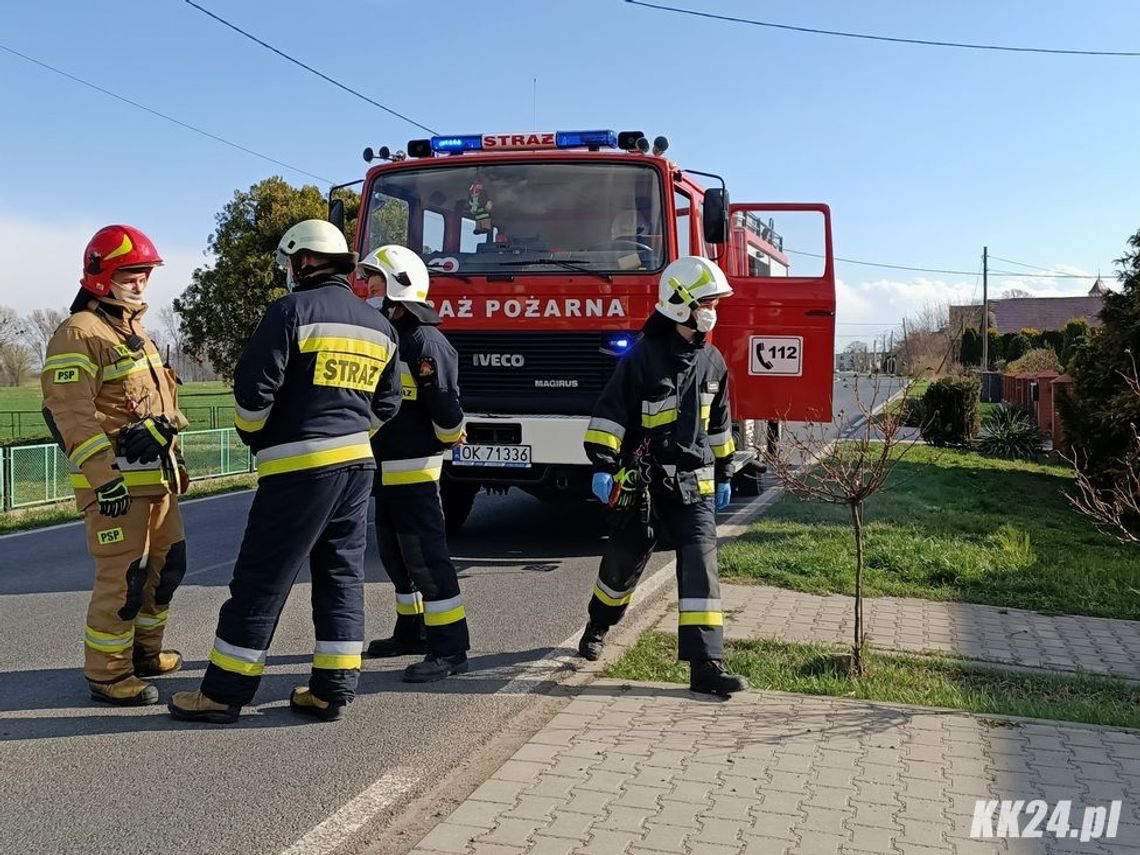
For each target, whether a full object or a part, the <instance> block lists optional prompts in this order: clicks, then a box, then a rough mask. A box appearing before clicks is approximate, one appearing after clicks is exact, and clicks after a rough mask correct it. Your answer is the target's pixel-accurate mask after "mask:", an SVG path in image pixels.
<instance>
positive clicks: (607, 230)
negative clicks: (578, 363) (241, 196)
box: [362, 158, 667, 276]
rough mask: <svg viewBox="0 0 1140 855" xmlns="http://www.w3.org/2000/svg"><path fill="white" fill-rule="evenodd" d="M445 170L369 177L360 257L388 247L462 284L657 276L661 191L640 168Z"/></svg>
mask: <svg viewBox="0 0 1140 855" xmlns="http://www.w3.org/2000/svg"><path fill="white" fill-rule="evenodd" d="M449 160H450V162H447V161H445V162H443V163H438V164H433V165H431V166H424V167H411V166H408V167H403V168H397V169H390V170H387V171H384V172H381V173H380V174H379V175H377V176H376V178H375V179H374V180H373V182H372V184H371V186H370V187H369V188H368V190H367V191H366V193H365V196H364V198H363V200H362V204H363V205H364V206H365V208H364V210H363V211H362V217H363V219H362V222H364V223H367V228H366V231H365V241H364V243H365V246H364V247H362V250H363V251H364V252H368V251H371V250H373V249H375V248H377V247H379V246H382V245H384V244H388V243H397V244H401V245H403V246H407V247H410V248H411V249H414V250H416V251H418V252H420V253H421V255H422V256H423V259H424V261H425V262H426V263H427V264H428V266H429V268H431V269H432V270H433V271H436V272H440V273H459V274H470V275H483V274H502V275H518V274H524V273H525V274H526V275H531V274H535V275H556V276H565V275H566V271H567V269H570V268H572V267H573V268H578V269H581V270H583V271H584V272H590V273H607V274H608V273H615V274H617V273H632V272H645V271H657V270H660V269H661V267H663V266H664V261H665V254H666V246H667V244H666V232H665V229H664V227H663V222H664V218H663V217H662V204H663V203H662V193H661V182H660V178H659V176H658V173H657V171H656V170H655V169H653V168H652V167H650V166H648V165H644V164H637V163H609V162H606V163H585V162H573V161H552V160H537V161H527V162H517V161H516V162H512V161H507V162H504V163H478V164H476V163H463V162H462V161H461V160H460V159H459V158H454V159H449ZM562 261H564V262H566V263H565V264H562V263H558V262H562ZM528 262H529V263H528Z"/></svg>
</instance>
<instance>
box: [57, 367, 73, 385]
mask: <svg viewBox="0 0 1140 855" xmlns="http://www.w3.org/2000/svg"><path fill="white" fill-rule="evenodd" d="M55 382H56V383H78V382H79V369H78V368H57V369H55Z"/></svg>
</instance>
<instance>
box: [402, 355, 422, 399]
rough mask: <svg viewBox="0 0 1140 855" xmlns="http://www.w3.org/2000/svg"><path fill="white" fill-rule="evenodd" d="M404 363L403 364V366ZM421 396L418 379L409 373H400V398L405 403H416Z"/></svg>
mask: <svg viewBox="0 0 1140 855" xmlns="http://www.w3.org/2000/svg"><path fill="white" fill-rule="evenodd" d="M402 364H403V363H401V365H402ZM419 395H420V387H419V385H418V384H417V383H416V378H415V377H413V376H412V375H411V374H410V373H409V372H407V371H401V372H400V397H401V398H403V399H404V400H405V401H414V400H416V398H418V397H419Z"/></svg>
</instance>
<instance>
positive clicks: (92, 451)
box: [67, 433, 111, 466]
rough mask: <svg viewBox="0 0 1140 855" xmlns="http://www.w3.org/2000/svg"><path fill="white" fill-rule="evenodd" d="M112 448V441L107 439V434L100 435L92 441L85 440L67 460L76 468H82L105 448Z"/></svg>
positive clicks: (92, 438) (91, 439)
mask: <svg viewBox="0 0 1140 855" xmlns="http://www.w3.org/2000/svg"><path fill="white" fill-rule="evenodd" d="M110 447H111V440H109V439H107V434H105V433H99V434H96V435H95V436H93V437H91V438H90V439H85V440H83V442H81V443H79V445H77V446H75V450H74V451H73V452H71V454H69V455H68V456H67V459H68V460H70V461H71V462H72V463H74V464H75V465H76V466H82V465H83V464H84V463H85V462H86V461H88V460H90V459H91V457H93V456H94V455H96V454H98V453H99V452H100V451H102V450H103V449H105V448H110Z"/></svg>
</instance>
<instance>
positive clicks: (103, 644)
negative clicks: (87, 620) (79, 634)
mask: <svg viewBox="0 0 1140 855" xmlns="http://www.w3.org/2000/svg"><path fill="white" fill-rule="evenodd" d="M83 643H84V644H86V645H87V646H88V647H90V648H91V649H92V650H98V651H100V652H101V653H121V652H122V651H124V650H126V649H128V648H129V647H131V645H133V644H134V643H135V631H134V628H133V627H132V628H131V631H130V632H128V633H125V634H122V635H115V634H113V633H110V632H100V631H99V630H97V629H92V628H91V627H89V626H88V627H84V633H83Z"/></svg>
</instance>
